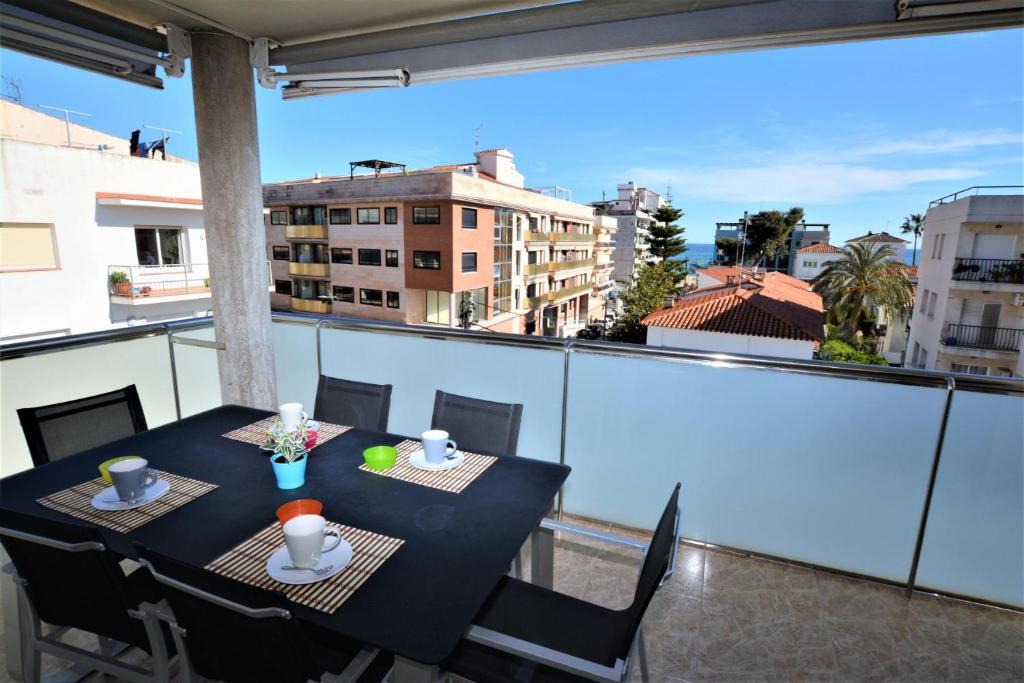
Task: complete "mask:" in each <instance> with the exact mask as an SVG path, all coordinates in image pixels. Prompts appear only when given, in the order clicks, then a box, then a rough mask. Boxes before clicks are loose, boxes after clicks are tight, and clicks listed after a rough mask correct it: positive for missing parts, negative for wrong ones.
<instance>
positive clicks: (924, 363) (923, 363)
mask: <svg viewBox="0 0 1024 683" xmlns="http://www.w3.org/2000/svg"><path fill="white" fill-rule="evenodd" d="M920 367H922V368H927V367H928V349H921V365H920Z"/></svg>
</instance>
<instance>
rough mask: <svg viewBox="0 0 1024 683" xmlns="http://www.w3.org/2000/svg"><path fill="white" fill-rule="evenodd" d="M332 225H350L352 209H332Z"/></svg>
mask: <svg viewBox="0 0 1024 683" xmlns="http://www.w3.org/2000/svg"><path fill="white" fill-rule="evenodd" d="M330 213H331V225H350V224H351V223H352V209H331V212H330Z"/></svg>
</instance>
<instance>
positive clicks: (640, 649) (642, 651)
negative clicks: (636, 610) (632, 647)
mask: <svg viewBox="0 0 1024 683" xmlns="http://www.w3.org/2000/svg"><path fill="white" fill-rule="evenodd" d="M637 656H638V657H639V658H640V678H641V679H643V682H644V683H648V681H650V673H649V672H648V671H647V643H645V642H644V627H643V624H641V625H640V633H639V641H638V642H637Z"/></svg>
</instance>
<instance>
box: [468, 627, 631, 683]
mask: <svg viewBox="0 0 1024 683" xmlns="http://www.w3.org/2000/svg"><path fill="white" fill-rule="evenodd" d="M463 637H464V638H465V639H466V640H468V641H470V642H473V643H479V644H481V645H486V646H488V647H492V648H494V649H495V650H501V651H502V652H507V653H509V654H513V655H516V656H517V657H522V658H523V659H528V660H530V661H531V662H537V663H538V664H543V665H545V666H550V667H551V668H553V669H559V670H560V671H566V672H568V673H571V674H575V675H577V676H582V677H584V678H587V679H589V680H592V681H607V682H608V683H612V682H616V683H617V682H618V681H621V680H622V675H623V670H624V667H625V662H623V661H622V660H621V659H617V660H615V666H604V665H602V664H597V663H595V662H591V661H589V660H586V659H582V658H580V657H576V656H574V655H570V654H567V653H565V652H561V651H560V650H554V649H551V648H549V647H544V646H543V645H538V644H536V643H531V642H530V641H528V640H522V639H520V638H515V637H513V636H509V635H506V634H504V633H500V632H498V631H492V630H491V629H488V628H483V627H482V626H470V627H469V630H468V631H466V634H465V636H463Z"/></svg>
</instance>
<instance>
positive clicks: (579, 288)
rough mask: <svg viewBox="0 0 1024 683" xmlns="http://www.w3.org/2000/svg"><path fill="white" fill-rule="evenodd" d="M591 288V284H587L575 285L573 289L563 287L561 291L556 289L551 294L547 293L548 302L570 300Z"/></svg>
mask: <svg viewBox="0 0 1024 683" xmlns="http://www.w3.org/2000/svg"><path fill="white" fill-rule="evenodd" d="M593 286H594V285H593V284H591V283H589V282H588V283H587V284H585V285H576V286H575V287H563V288H562V289H556V290H555V291H553V292H548V301H550V302H551V303H554V302H556V301H562V300H564V299H571V298H572V297H574V296H576V295H577V294H583V293H584V292H589V291H590V290H591V288H592V287H593Z"/></svg>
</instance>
